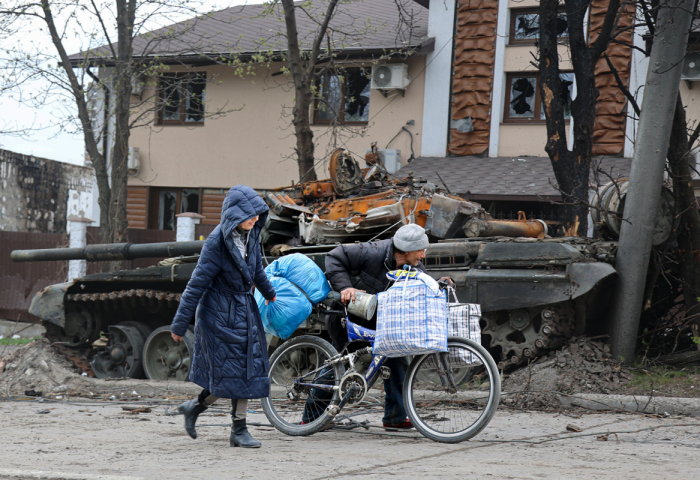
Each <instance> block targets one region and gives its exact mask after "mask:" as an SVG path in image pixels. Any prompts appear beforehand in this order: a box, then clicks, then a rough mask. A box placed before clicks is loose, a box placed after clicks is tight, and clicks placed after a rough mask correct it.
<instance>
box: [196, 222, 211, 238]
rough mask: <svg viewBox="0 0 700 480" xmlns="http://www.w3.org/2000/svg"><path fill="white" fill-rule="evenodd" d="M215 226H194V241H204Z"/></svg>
mask: <svg viewBox="0 0 700 480" xmlns="http://www.w3.org/2000/svg"><path fill="white" fill-rule="evenodd" d="M216 227H217V225H201V224H200V225H195V226H194V239H195V240H206V239H207V237H208V236H209V234H210V233H211V232H213V231H214V229H215V228H216Z"/></svg>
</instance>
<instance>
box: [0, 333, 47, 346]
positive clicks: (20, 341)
mask: <svg viewBox="0 0 700 480" xmlns="http://www.w3.org/2000/svg"><path fill="white" fill-rule="evenodd" d="M40 338H41V335H37V336H36V337H34V338H2V339H0V345H26V344H28V343H32V342H33V341H34V340H39V339H40Z"/></svg>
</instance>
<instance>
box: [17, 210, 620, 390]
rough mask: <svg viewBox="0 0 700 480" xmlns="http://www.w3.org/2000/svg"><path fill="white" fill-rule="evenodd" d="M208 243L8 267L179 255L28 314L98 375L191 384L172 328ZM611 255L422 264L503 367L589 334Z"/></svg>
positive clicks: (78, 284) (504, 241)
mask: <svg viewBox="0 0 700 480" xmlns="http://www.w3.org/2000/svg"><path fill="white" fill-rule="evenodd" d="M467 223H468V222H467ZM203 244H204V242H203V241H195V242H180V243H160V244H144V245H134V244H114V245H89V246H87V247H84V248H80V249H48V250H25V251H15V252H13V253H12V259H13V260H15V261H45V260H69V259H85V260H88V261H113V260H121V259H124V260H128V259H135V258H145V257H162V256H176V255H180V256H179V257H175V258H170V259H167V260H165V261H163V262H160V263H159V264H158V265H154V266H152V267H146V268H141V269H136V270H120V271H117V272H111V273H96V274H91V275H86V276H85V277H83V278H78V279H75V280H74V281H71V282H67V283H61V284H56V285H50V286H48V287H46V288H44V289H43V290H41V291H40V292H38V293H37V294H36V296H35V297H34V298H33V300H32V302H31V305H30V307H29V312H30V313H31V314H33V315H36V316H37V317H39V318H41V319H42V322H43V324H44V326H45V327H46V331H47V337H48V338H49V339H50V340H51V341H54V342H62V343H63V344H64V345H67V346H70V347H73V348H76V349H80V348H81V347H83V348H84V347H89V346H90V345H93V344H94V345H95V346H96V347H97V353H96V354H95V356H94V358H93V360H92V368H93V370H94V372H95V374H96V375H97V376H98V377H101V378H105V377H132V378H140V377H142V376H143V375H144V374H145V376H146V377H147V378H150V379H158V380H166V379H175V380H185V379H186V378H187V374H188V372H189V366H190V356H191V353H192V346H193V336H192V333H191V332H188V333H187V334H186V335H185V341H184V342H180V343H175V342H173V341H172V339H171V338H170V330H169V325H170V322H171V321H172V318H173V316H174V314H175V311H176V309H177V305H178V303H179V301H180V295H181V294H182V292H183V291H184V289H185V286H186V285H187V281H188V280H189V278H190V277H191V275H192V272H193V271H194V268H195V266H196V261H197V259H198V256H197V255H196V254H197V253H198V252H199V251H200V250H201V248H202V245H203ZM334 247H335V245H326V246H323V245H316V246H301V247H288V249H287V250H286V252H284V253H304V254H306V255H308V256H309V257H310V258H312V259H313V260H314V261H315V262H316V263H317V264H318V265H319V266H321V268H324V267H325V255H326V253H327V252H328V251H330V250H331V249H332V248H334ZM615 251H616V243H615V242H606V241H593V240H590V239H582V238H563V239H536V238H508V237H493V238H464V239H459V240H456V239H455V240H451V241H443V242H440V243H433V244H431V245H430V246H429V247H428V249H427V251H426V259H425V265H426V268H427V270H428V273H430V274H431V275H432V276H433V277H435V278H440V277H443V276H449V277H451V278H453V279H454V280H455V282H456V284H457V296H458V298H459V300H460V301H462V302H473V303H479V304H481V308H482V312H483V318H482V334H483V335H482V339H483V340H482V341H483V343H484V345H485V346H487V347H489V348H491V350H492V351H493V352H494V354H495V355H496V356H497V358H499V359H500V361H501V367H506V366H508V365H510V364H519V363H522V362H523V361H525V360H527V359H528V358H533V357H535V356H537V355H539V354H541V353H543V352H545V351H547V350H549V349H553V348H558V347H559V346H561V345H562V344H563V343H564V342H565V341H566V340H567V339H568V338H569V337H570V336H571V335H573V334H575V333H578V334H580V333H584V332H585V331H586V329H587V327H590V324H591V321H592V320H595V319H596V318H598V314H599V312H600V310H601V309H602V308H603V307H604V306H605V304H606V295H607V293H609V291H610V288H609V282H610V281H611V280H612V279H613V278H614V276H615V270H614V269H613V267H612V266H611V265H610V262H612V261H613V260H614V256H615ZM267 260H268V261H272V260H273V259H272V258H270V257H267ZM322 314H323V312H322V311H317V312H314V313H313V314H312V315H311V316H310V317H309V318H308V319H307V320H306V321H305V322H304V323H303V324H302V325H301V326H300V328H299V332H300V333H307V334H317V335H323V336H326V333H325V332H324V330H325V324H324V319H323V317H322ZM101 332H102V333H103V334H104V336H103V337H102V338H101V337H100V333H101ZM104 337H106V341H105V338H104ZM268 343H269V347H270V351H272V350H274V348H275V347H276V346H277V345H278V344H279V339H278V338H276V337H271V336H268Z"/></svg>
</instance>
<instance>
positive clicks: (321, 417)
mask: <svg viewBox="0 0 700 480" xmlns="http://www.w3.org/2000/svg"><path fill="white" fill-rule="evenodd" d="M337 354H338V352H337V351H336V350H335V348H333V345H331V344H330V343H328V342H327V341H325V340H324V339H322V338H319V337H312V336H310V335H304V336H301V337H296V338H293V339H291V340H288V341H286V342H284V343H283V344H282V345H280V346H279V347H278V348H277V350H275V352H274V353H273V354H272V357H270V371H269V378H270V396H269V397H267V398H263V399H262V407H263V411H264V412H265V416H267V419H268V420H269V421H270V423H272V425H274V427H275V428H276V429H277V430H279V431H280V432H282V433H285V434H287V435H293V436H299V435H311V434H313V433H316V432H318V431H319V430H321V429H322V428H323V427H325V426H326V425H327V424H328V423H329V422H330V421H331V420H333V417H332V416H330V415H328V413H327V412H326V408H328V406H329V405H337V404H338V403H340V396H339V393H338V390H337V389H336V390H333V391H329V390H328V389H324V388H314V387H308V386H304V385H300V384H307V385H308V384H312V385H325V386H328V387H334V386H335V387H337V386H338V384H339V383H340V379H341V378H342V377H343V373H345V367H344V366H343V365H342V364H341V363H340V362H338V363H335V364H330V363H329V362H328V360H329V359H331V358H333V357H334V356H336V355H337Z"/></svg>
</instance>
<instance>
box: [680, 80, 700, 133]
mask: <svg viewBox="0 0 700 480" xmlns="http://www.w3.org/2000/svg"><path fill="white" fill-rule="evenodd" d="M690 85H691V86H692V88H688V83H687V82H685V81H682V80H681V87H680V92H681V98H682V99H683V105H685V115H686V118H687V120H688V125H690V126H693V125H694V124H695V123H696V122H697V121H698V120H700V82H692V83H691V84H690Z"/></svg>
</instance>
